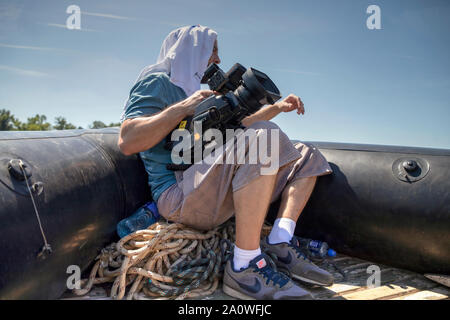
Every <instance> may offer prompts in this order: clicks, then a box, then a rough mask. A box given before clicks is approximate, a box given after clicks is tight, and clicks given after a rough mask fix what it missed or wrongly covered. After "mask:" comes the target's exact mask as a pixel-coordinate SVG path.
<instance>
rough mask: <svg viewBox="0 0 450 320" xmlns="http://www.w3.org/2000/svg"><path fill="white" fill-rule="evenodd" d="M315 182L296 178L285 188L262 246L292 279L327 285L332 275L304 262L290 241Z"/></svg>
mask: <svg viewBox="0 0 450 320" xmlns="http://www.w3.org/2000/svg"><path fill="white" fill-rule="evenodd" d="M316 180H317V178H316V177H308V178H301V179H296V180H294V181H292V182H291V183H289V184H288V185H287V186H286V187H285V189H284V190H283V192H282V195H281V205H280V209H279V211H278V215H277V219H276V220H275V222H274V225H273V227H272V231H271V232H270V234H269V236H268V237H267V238H266V239H265V240H264V241H263V246H264V248H265V249H266V250H268V252H270V253H273V254H275V256H277V259H278V264H279V265H280V266H282V267H285V268H287V269H288V270H289V271H290V273H291V276H292V277H293V278H295V279H297V280H301V281H305V282H308V283H312V284H317V285H322V286H330V285H331V284H333V281H334V279H333V276H332V275H331V274H330V273H329V272H327V271H325V270H322V269H320V268H319V267H317V266H316V265H315V264H313V263H311V261H309V260H308V259H306V256H305V255H304V254H303V252H302V251H301V249H300V248H299V247H298V243H297V242H296V241H292V238H293V235H294V231H295V226H296V223H297V220H298V218H299V216H300V214H301V212H302V211H303V208H304V207H305V206H306V203H307V202H308V200H309V198H310V196H311V193H312V191H313V189H314V186H315V183H316Z"/></svg>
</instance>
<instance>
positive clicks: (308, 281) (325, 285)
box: [292, 274, 333, 287]
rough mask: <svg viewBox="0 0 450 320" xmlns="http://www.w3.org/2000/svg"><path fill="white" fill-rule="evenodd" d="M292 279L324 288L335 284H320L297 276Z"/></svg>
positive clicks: (293, 275)
mask: <svg viewBox="0 0 450 320" xmlns="http://www.w3.org/2000/svg"><path fill="white" fill-rule="evenodd" d="M292 278H294V279H297V280H300V281H303V282H307V283H311V284H315V285H318V286H322V287H329V286H331V285H332V284H333V283H320V282H317V281H314V280H311V279H308V278H303V277H300V276H297V275H295V274H292Z"/></svg>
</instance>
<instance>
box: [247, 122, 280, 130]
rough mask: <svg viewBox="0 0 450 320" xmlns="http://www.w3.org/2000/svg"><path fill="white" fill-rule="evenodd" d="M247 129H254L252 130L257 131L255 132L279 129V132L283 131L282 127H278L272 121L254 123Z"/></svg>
mask: <svg viewBox="0 0 450 320" xmlns="http://www.w3.org/2000/svg"><path fill="white" fill-rule="evenodd" d="M247 128H252V129H255V130H258V129H278V130H281V129H280V127H279V126H278V125H276V124H275V123H274V122H272V121H256V122H254V123H252V124H251V125H250V126H248V127H247Z"/></svg>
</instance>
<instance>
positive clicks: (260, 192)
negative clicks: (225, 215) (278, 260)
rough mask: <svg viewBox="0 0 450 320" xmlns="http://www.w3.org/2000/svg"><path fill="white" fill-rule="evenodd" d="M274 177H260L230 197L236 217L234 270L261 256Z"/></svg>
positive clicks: (244, 266)
mask: <svg viewBox="0 0 450 320" xmlns="http://www.w3.org/2000/svg"><path fill="white" fill-rule="evenodd" d="M275 180H276V174H274V175H263V176H260V177H258V178H256V179H254V180H253V181H251V182H250V183H249V184H247V185H246V186H244V187H242V188H241V189H239V190H237V191H236V192H234V193H233V202H234V208H235V216H236V243H235V250H234V265H235V268H236V269H237V270H239V269H240V268H246V267H247V266H248V263H249V262H250V261H251V260H252V259H253V258H255V257H257V256H259V255H260V254H261V249H260V246H259V245H260V237H261V229H262V226H263V224H264V219H265V218H266V214H267V210H268V208H269V204H270V199H271V195H272V192H273V188H274V186H275Z"/></svg>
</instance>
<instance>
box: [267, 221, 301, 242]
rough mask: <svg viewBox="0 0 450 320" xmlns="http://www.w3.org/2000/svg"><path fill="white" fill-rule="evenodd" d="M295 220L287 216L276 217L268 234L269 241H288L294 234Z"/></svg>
mask: <svg viewBox="0 0 450 320" xmlns="http://www.w3.org/2000/svg"><path fill="white" fill-rule="evenodd" d="M295 225H296V222H295V221H294V220H292V219H289V218H278V219H276V220H275V222H274V223H273V227H272V231H270V234H269V243H270V244H276V243H280V242H290V241H291V239H292V237H293V236H294V231H295Z"/></svg>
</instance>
